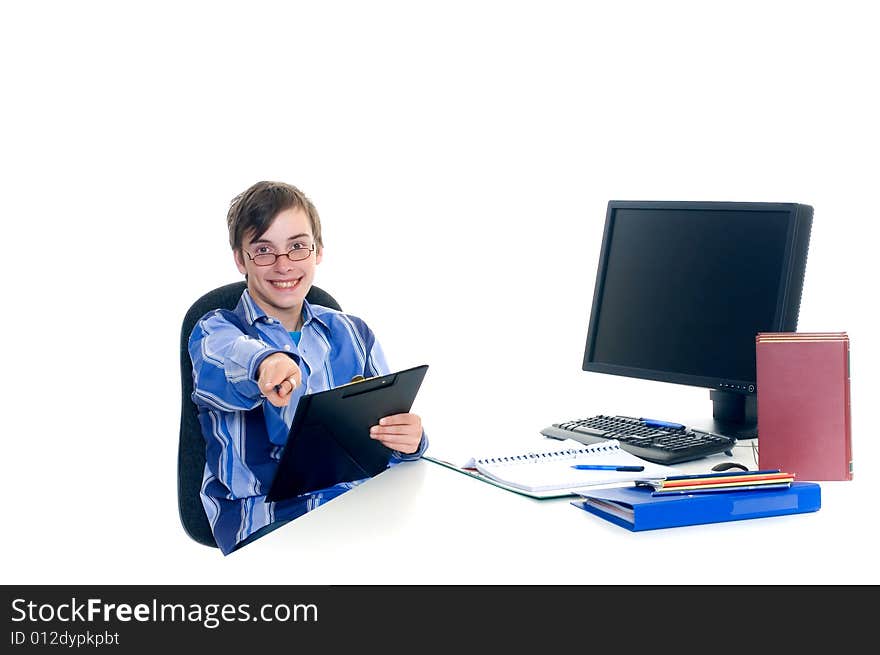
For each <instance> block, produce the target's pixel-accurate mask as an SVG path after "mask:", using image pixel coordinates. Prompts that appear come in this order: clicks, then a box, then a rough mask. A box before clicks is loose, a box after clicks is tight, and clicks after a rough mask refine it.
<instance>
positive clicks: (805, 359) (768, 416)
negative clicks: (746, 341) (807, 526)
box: [755, 332, 852, 481]
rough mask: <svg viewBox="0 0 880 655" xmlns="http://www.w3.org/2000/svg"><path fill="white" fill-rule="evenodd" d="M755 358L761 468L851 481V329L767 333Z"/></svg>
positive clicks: (761, 336) (801, 477)
mask: <svg viewBox="0 0 880 655" xmlns="http://www.w3.org/2000/svg"><path fill="white" fill-rule="evenodd" d="M755 363H756V367H757V387H758V389H757V396H758V461H759V466H760V468H762V469H764V468H767V469H780V470H783V471H788V472H790V473H793V474H794V475H796V476H797V479H798V480H814V481H819V480H852V437H851V428H850V394H849V386H850V385H849V338H848V336H847V334H846V333H845V332H776V333H774V332H762V333H760V334H758V335H757V337H756V339H755Z"/></svg>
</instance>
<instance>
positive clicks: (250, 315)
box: [235, 289, 330, 328]
mask: <svg viewBox="0 0 880 655" xmlns="http://www.w3.org/2000/svg"><path fill="white" fill-rule="evenodd" d="M235 313H236V314H238V315H239V316H241V317H242V318H244V319H245V320H246V321H247V322H248V324H250V325H253V324H254V323H256V322H257V321H258V320H260V319H263V320H264V321H266V320H268V318H269V317H268V316H267V315H266V312H264V311H263V310H262V309H261V308H260V306H259V305H258V304H257V303H256V302H254V299H253V298H252V297H251V294H250V293H249V292H248V290H247V289H245V290H244V291H242V292H241V299H240V300H239V301H238V305H237V306H236V308H235ZM302 318H303V328H305V326H306V325H308V324H309V323H310V322H311V321H313V320H314V321H315V322H317V323H320V324H321V325H323V326H324V327H325V328H329V327H330V326H328V325H327V322H326V321H325V320H324V319H323V318H321V317H320V316H319V315H317V314H315V312H314V310H313V309H312V305H311V303H309V301H308V300H305V299H304V300H303V307H302Z"/></svg>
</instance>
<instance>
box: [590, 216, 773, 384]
mask: <svg viewBox="0 0 880 655" xmlns="http://www.w3.org/2000/svg"><path fill="white" fill-rule="evenodd" d="M788 228H789V217H788V213H787V212H779V211H777V212H773V211H722V210H715V211H712V210H682V209H678V210H676V209H617V210H615V216H614V221H613V230H612V232H611V235H610V244H609V245H608V248H607V261H606V263H605V271H604V281H603V288H602V296H601V304H600V308H599V309H600V311H599V313H598V324H597V329H596V335H595V342H594V349H593V357H592V359H593V361H594V362H605V363H609V364H615V365H618V366H626V367H633V368H638V369H651V370H655V371H668V372H671V373H680V374H684V375H694V376H702V377H712V378H719V379H725V380H736V381H742V382H754V380H755V356H754V353H755V334H756V333H758V332H761V331H768V330H770V329H771V328H772V327H773V325H774V319H775V316H776V312H777V309H776V308H777V301H778V297H779V289H780V284H779V283H780V276H781V275H782V272H783V263H784V261H785V259H784V253H785V248H786V243H787V238H788Z"/></svg>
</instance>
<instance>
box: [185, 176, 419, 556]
mask: <svg viewBox="0 0 880 655" xmlns="http://www.w3.org/2000/svg"><path fill="white" fill-rule="evenodd" d="M227 226H228V228H229V243H230V245H231V246H232V252H233V255H234V257H235V264H236V266H237V267H238V270H239V271H240V272H241V273H243V274H244V276H245V280H246V281H247V288H246V289H245V290H244V292H243V293H242V295H241V300H240V301H239V303H238V306H237V307H236V308H235V310H234V311H232V312H229V311H226V310H216V311H213V312H209V313H208V314H206V315H205V316H204V317H202V319H201V320H200V321H199V322H198V323H197V324H196V327H195V328H194V329H193V332H192V335H191V336H190V340H189V353H190V358H191V359H192V363H193V388H194V391H193V396H192V397H193V401H194V402H195V403H196V405H198V408H199V419H200V422H201V425H202V432H203V434H204V435H205V441H206V459H207V463H206V465H205V477H204V480H203V482H202V490H201V497H202V503H203V504H204V507H205V511H206V512H207V515H208V520H209V522H210V524H211V530H212V531H213V533H214V538H215V540H216V541H217V544H218V545H219V546H220V550H221V551H222V552H223V554H224V555H227V554H229V553H230V552H232V551H233V550H235V549H236V548H238V547H240V546H242V545H244V543H245V542H246V541H252V540H253V539H255V538H258V537H259V536H261V535H262V534H264V533H265V532H267V531H269V530H271V529H273V528H274V527H277V526H278V525H280V524H282V523H284V522H286V521H289V520H291V519H294V518H296V517H298V516H301V515H302V514H304V513H306V512H308V511H309V510H312V509H314V508H316V507H318V506H319V505H321V504H322V503H325V502H327V501H328V500H331V499H333V498H335V497H336V496H338V495H339V494H341V493H344V492H345V491H347V490H348V489H351V488H352V487H353V486H355V485H357V484H359V483H360V482H362V480H358V481H355V482H347V483H340V484H337V485H336V486H334V487H330V488H328V489H322V490H320V491H315V492H312V493H309V494H304V495H302V496H298V497H296V498H292V499H289V500H285V501H280V502H267V501H266V494H267V493H268V491H269V486H270V485H271V483H272V478H273V476H274V474H275V471H276V469H277V467H278V461H279V458H280V456H281V450H282V447H283V446H284V443H285V442H286V441H287V434H288V431H289V429H290V424H291V423H292V421H293V416H294V411H295V409H296V404H297V402H298V401H299V398H301V397H302V395H303V394H305V393H311V392H316V391H324V390H326V389H330V388H333V387H336V386H338V385H340V384H344V383H347V382H349V381H350V380H351V379H352V378H353V377H354V376H356V375H361V376H364V377H371V376H376V375H384V374H386V373H390V372H391V371H390V369H389V367H388V364H387V363H386V361H385V356H384V354H383V353H382V349H381V348H380V346H379V343H378V342H377V341H376V338H375V336H374V335H373V332H372V331H371V330H370V328H369V327H367V325H366V323H364V322H363V321H362V320H361V319H360V318H357V317H356V316H351V315H348V314H344V313H342V312H337V311H334V310H332V309H328V308H326V307H320V306H317V305H310V304H309V303H308V301H306V299H305V296H306V293H308V291H309V288H310V287H311V286H312V281H313V279H314V277H315V269H316V268H317V266H318V264H320V263H321V258H322V257H323V251H324V248H323V242H322V240H321V221H320V218H319V217H318V212H317V210H316V209H315V207H314V205H313V204H312V203H311V201H310V200H309V199H308V198H307V197H306V196H305V195H304V194H303V193H302V192H301V191H300V190H299V189H297V188H296V187H294V186H291V185H289V184H284V183H281V182H258V183H256V184H254V185H253V186H252V187H250V188H249V189H247V190H246V191H244V192H243V193H241V194H239V195H238V196H236V197H235V198H234V199H233V200H232V203H231V205H230V208H229V213H228V215H227ZM370 436H371V437H372V438H373V439H378V440H379V441H381V442H382V443H383V444H385V445H386V446H387V447H388V448H391V449H392V450H393V451H394V455H393V457H392V460H391V461H392V464H396V463H397V462H399V461H400V460H411V459H418V458H419V457H421V455H422V453H424V452H425V449H426V448H427V438H426V436H425V434H424V432H423V430H422V422H421V419H420V418H419V417H418V416H417V415H415V414H398V415H394V416H386V417H385V418H383V419H381V420H380V421H379V425H377V426H373V428H372V429H371V434H370Z"/></svg>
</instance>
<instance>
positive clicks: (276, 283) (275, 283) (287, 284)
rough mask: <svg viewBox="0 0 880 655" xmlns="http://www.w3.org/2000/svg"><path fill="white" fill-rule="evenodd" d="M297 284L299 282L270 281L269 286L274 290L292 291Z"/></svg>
mask: <svg viewBox="0 0 880 655" xmlns="http://www.w3.org/2000/svg"><path fill="white" fill-rule="evenodd" d="M300 279H302V278H300ZM299 282H300V280H270V284H271V285H272V286H273V287H275V288H276V289H293V288H294V287H296V286H297V285H299Z"/></svg>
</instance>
